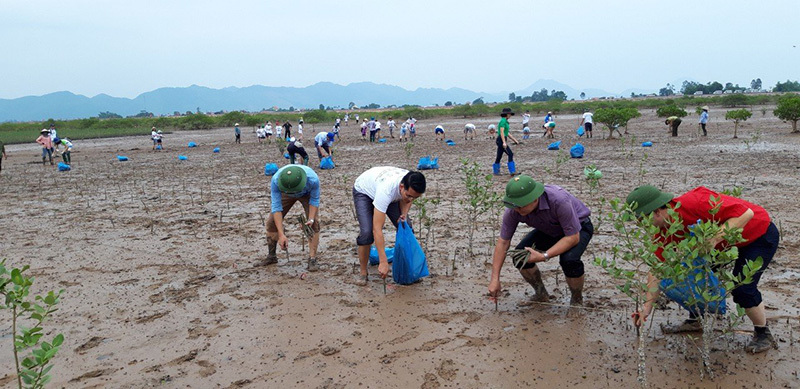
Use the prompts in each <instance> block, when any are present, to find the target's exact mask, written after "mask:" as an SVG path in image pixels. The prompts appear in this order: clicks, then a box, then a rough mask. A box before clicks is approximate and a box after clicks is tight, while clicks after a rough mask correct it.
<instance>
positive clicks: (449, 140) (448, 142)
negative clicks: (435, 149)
mask: <svg viewBox="0 0 800 389" xmlns="http://www.w3.org/2000/svg"><path fill="white" fill-rule="evenodd" d="M444 143H446V144H447V145H448V146H455V145H456V142H453V140H452V139H448V140H446V141H444Z"/></svg>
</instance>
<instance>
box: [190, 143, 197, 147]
mask: <svg viewBox="0 0 800 389" xmlns="http://www.w3.org/2000/svg"><path fill="white" fill-rule="evenodd" d="M189 147H197V143H194V142H189Z"/></svg>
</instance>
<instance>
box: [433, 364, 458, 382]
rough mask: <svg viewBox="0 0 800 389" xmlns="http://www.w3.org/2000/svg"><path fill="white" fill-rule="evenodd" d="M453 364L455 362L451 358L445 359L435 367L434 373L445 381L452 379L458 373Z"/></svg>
mask: <svg viewBox="0 0 800 389" xmlns="http://www.w3.org/2000/svg"><path fill="white" fill-rule="evenodd" d="M455 366H456V364H455V363H454V362H453V360H452V359H445V360H444V361H442V363H441V364H440V365H439V367H437V368H436V374H438V375H439V377H442V378H443V379H445V380H447V381H452V380H453V379H454V378H456V374H457V373H458V369H457V368H456V367H455Z"/></svg>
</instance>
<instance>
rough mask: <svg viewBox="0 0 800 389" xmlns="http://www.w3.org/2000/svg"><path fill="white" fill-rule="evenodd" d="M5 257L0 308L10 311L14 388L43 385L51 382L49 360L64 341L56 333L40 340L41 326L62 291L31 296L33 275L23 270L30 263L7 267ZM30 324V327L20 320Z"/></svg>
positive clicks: (1, 269)
mask: <svg viewBox="0 0 800 389" xmlns="http://www.w3.org/2000/svg"><path fill="white" fill-rule="evenodd" d="M5 265H6V260H5V259H3V260H2V261H0V296H2V297H3V301H0V309H4V310H5V309H9V310H11V334H12V340H13V347H12V350H13V353H14V363H15V367H16V371H17V387H18V388H20V389H22V388H34V389H35V388H43V387H44V385H46V384H47V383H48V382H50V375H49V374H48V373H49V372H50V369H52V368H53V365H52V364H51V363H50V362H51V360H52V359H53V357H55V356H56V354H57V353H58V349H59V348H60V347H61V344H62V343H63V342H64V335H62V334H58V335H56V336H55V337H54V338H53V340H52V341H50V342H46V341H42V337H44V332H43V331H44V329H43V328H42V323H43V322H44V321H45V320H47V318H48V317H50V315H51V314H52V313H53V312H55V311H57V308H55V306H56V304H58V299H59V297H60V296H61V293H62V292H63V290H61V291H58V292H53V291H50V292H47V294H46V295H44V296H41V295H38V296H35V297H33V298H31V296H30V288H31V286H32V285H33V277H27V276H26V275H25V272H26V271H27V270H28V269H29V268H30V266H27V265H26V266H23V267H22V268H21V269H20V268H14V269H11V270H9V269H7V268H6V266H5ZM23 322H27V323H30V325H31V326H30V327H26V326H23V325H22V323H23ZM27 350H30V351H31V353H30V355H28V356H26V357H24V358H22V359H20V358H21V354H22V353H24V352H26V351H27Z"/></svg>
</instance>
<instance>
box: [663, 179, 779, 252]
mask: <svg viewBox="0 0 800 389" xmlns="http://www.w3.org/2000/svg"><path fill="white" fill-rule="evenodd" d="M711 196H714V197H715V198H719V199H720V200H719V212H717V214H716V215H713V216H712V215H711V214H710V213H709V211H710V210H711V209H712V208H714V206H715V205H717V203H714V204H712V203H711V202H710V201H711V200H710V198H711ZM678 203H680V207H678V208H677V209H675V212H677V213H678V215H680V216H681V218H682V219H683V231H680V232H678V233H677V234H675V235H672V236H668V237H664V236H661V235H658V236H656V239H662V240H663V242H664V244H667V243H670V242H677V241H680V240H683V239H684V236H688V235H689V226H691V225H693V224H695V223H697V220H698V219H699V220H702V221H704V222H707V221H710V220H713V221H715V222H717V223H724V222H725V220H728V219H730V218H734V217H739V216H742V214H743V213H745V212H747V209H748V208H749V209H751V210H752V211H753V218H752V219H750V221H749V222H748V223H747V224H745V226H744V228H743V231H742V238H744V239H745V240H744V241H743V242H741V243H739V244H737V246H747V245H748V244H750V243H752V242H753V241H754V240H756V239H758V238H759V237H760V236H761V235H764V233H766V232H767V227H769V223H770V218H769V214H768V213H767V211H766V210H765V209H764V208H762V207H760V206H758V205H755V204H753V203H751V202H747V201H744V200H742V199H739V198H736V197H732V196H727V195H724V194H719V193H716V192H714V191H712V190H710V189H708V188H706V187H703V186H698V187H697V188H694V189H692V190H690V191H688V192H686V193H685V194H684V195H682V196H679V197H676V198H674V199H672V201H670V203H669V204H670V205H671V206H672V207H673V208H674V207H676V206H677V204H678ZM724 243H725V242H721V243H720V244H718V245H717V248H719V249H722V248H723V246H724ZM663 251H664V249H663V248H661V247H659V248H658V250H656V252H655V254H656V256H658V257H659V258H660V259H661V260H664V257H663V256H662V254H661V253H662V252H663Z"/></svg>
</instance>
